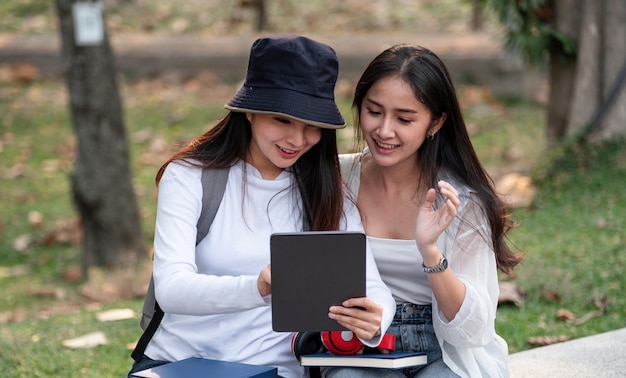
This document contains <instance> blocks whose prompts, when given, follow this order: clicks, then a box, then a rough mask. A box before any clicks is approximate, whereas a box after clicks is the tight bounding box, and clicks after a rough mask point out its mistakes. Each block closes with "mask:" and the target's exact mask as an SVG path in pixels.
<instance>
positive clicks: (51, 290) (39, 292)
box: [30, 287, 65, 299]
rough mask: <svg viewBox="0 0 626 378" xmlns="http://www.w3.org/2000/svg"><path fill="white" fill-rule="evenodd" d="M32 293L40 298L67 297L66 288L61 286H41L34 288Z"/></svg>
mask: <svg viewBox="0 0 626 378" xmlns="http://www.w3.org/2000/svg"><path fill="white" fill-rule="evenodd" d="M30 295H32V296H33V297H39V298H54V299H63V298H65V290H63V289H61V288H60V287H39V288H35V289H32V290H31V291H30Z"/></svg>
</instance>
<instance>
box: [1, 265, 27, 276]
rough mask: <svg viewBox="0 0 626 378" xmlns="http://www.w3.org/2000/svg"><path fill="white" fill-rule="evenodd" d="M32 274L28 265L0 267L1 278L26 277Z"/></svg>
mask: <svg viewBox="0 0 626 378" xmlns="http://www.w3.org/2000/svg"><path fill="white" fill-rule="evenodd" d="M28 273H30V269H29V268H28V266H26V265H13V266H0V278H7V277H15V276H24V275H26V274H28Z"/></svg>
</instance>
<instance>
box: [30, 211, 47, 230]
mask: <svg viewBox="0 0 626 378" xmlns="http://www.w3.org/2000/svg"><path fill="white" fill-rule="evenodd" d="M28 223H29V224H30V225H31V226H35V227H41V225H42V224H43V214H42V213H40V212H39V211H34V210H33V211H31V212H29V213H28Z"/></svg>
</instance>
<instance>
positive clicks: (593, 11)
mask: <svg viewBox="0 0 626 378" xmlns="http://www.w3.org/2000/svg"><path fill="white" fill-rule="evenodd" d="M554 13H555V16H556V18H555V27H556V29H557V30H558V31H560V32H562V33H565V34H566V35H568V36H570V37H571V38H573V39H574V40H575V41H576V42H577V45H578V53H577V59H576V61H574V62H567V61H563V60H562V59H561V56H560V55H559V53H558V52H555V51H551V52H550V84H551V95H550V105H549V109H548V140H549V141H550V142H555V141H559V140H562V139H563V138H565V137H575V136H581V137H583V138H584V139H586V140H595V141H597V140H607V139H613V138H618V137H623V136H625V135H626V91H624V82H626V80H620V79H623V77H624V75H626V72H624V67H626V56H625V55H624V51H626V2H624V1H623V0H599V1H581V0H576V1H570V0H559V1H556V2H555V12H554Z"/></svg>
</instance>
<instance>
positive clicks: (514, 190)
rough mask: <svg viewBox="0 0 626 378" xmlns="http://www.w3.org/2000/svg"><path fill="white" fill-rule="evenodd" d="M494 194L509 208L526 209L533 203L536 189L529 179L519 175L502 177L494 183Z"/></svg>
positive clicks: (513, 174)
mask: <svg viewBox="0 0 626 378" xmlns="http://www.w3.org/2000/svg"><path fill="white" fill-rule="evenodd" d="M495 186H496V192H497V193H498V195H500V196H501V198H502V200H503V201H505V202H506V203H507V204H509V206H511V207H528V206H530V204H531V203H532V201H533V198H534V197H535V194H536V193H537V188H536V187H535V186H534V185H533V183H532V180H531V179H530V177H527V176H523V175H521V174H519V173H510V174H507V175H504V176H502V177H501V178H500V179H498V180H497V181H496V183H495Z"/></svg>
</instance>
